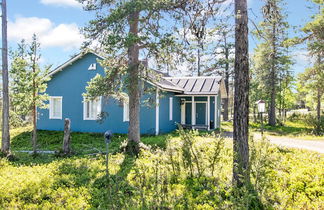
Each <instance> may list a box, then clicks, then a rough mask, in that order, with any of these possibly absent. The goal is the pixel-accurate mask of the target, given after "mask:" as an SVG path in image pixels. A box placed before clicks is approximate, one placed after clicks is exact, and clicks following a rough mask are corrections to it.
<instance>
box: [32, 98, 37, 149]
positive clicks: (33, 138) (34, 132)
mask: <svg viewBox="0 0 324 210" xmlns="http://www.w3.org/2000/svg"><path fill="white" fill-rule="evenodd" d="M35 96H36V95H35V93H34V100H35ZM36 117H37V110H36V105H35V102H34V103H33V134H32V143H33V153H34V154H36V153H37V128H36Z"/></svg>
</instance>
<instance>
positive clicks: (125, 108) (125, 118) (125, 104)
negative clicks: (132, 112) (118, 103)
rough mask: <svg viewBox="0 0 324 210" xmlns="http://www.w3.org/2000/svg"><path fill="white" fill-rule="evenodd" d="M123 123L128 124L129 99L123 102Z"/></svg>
mask: <svg viewBox="0 0 324 210" xmlns="http://www.w3.org/2000/svg"><path fill="white" fill-rule="evenodd" d="M123 122H129V98H127V99H125V100H124V101H123Z"/></svg>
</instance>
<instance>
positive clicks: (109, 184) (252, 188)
mask: <svg viewBox="0 0 324 210" xmlns="http://www.w3.org/2000/svg"><path fill="white" fill-rule="evenodd" d="M43 135H45V133H43ZM78 135H79V136H78V137H79V138H78V139H81V141H82V142H83V140H82V139H83V138H84V140H86V139H89V138H91V135H92V134H91V135H90V134H84V136H83V137H82V134H81V133H80V134H78ZM81 137H82V138H81ZM52 138H54V137H52ZM92 138H93V139H92V140H91V141H92V142H93V143H94V144H95V145H97V146H96V147H98V148H101V147H100V145H102V147H104V144H103V140H102V137H101V136H98V137H96V136H93V137H92ZM96 138H98V139H97V140H96ZM154 138H155V137H145V138H144V140H143V141H146V142H147V143H150V145H148V146H149V149H146V150H142V151H141V153H140V155H139V157H138V158H135V157H131V156H127V155H126V154H124V153H122V152H119V150H118V147H119V145H120V144H121V142H122V139H124V138H123V137H120V138H117V137H115V139H114V140H115V142H114V140H113V144H115V145H114V146H112V151H113V153H111V154H110V155H109V177H107V176H106V173H105V157H104V156H103V155H100V154H98V155H92V154H90V155H87V154H85V153H78V154H79V155H77V156H74V157H69V158H61V157H55V156H51V155H39V156H36V157H34V158H33V157H31V156H30V155H28V154H22V153H16V156H17V158H18V159H19V160H16V161H13V162H9V161H8V160H6V159H0V168H1V170H0V209H2V208H4V209H7V208H18V209H35V208H44V209H51V208H52V209H56V208H68V209H90V208H91V209H95V208H99V209H173V208H175V209H264V208H265V209H273V208H274V209H323V208H324V206H323V200H324V194H323V192H324V174H323V165H324V160H323V156H321V155H320V154H318V153H313V152H307V151H303V150H294V149H289V150H288V149H281V148H278V147H275V146H273V145H270V144H269V142H267V140H262V141H253V140H252V139H251V141H250V165H251V183H249V184H247V185H246V186H244V187H243V188H241V189H237V188H236V187H234V186H233V185H232V164H233V159H232V156H233V153H232V146H233V145H232V142H231V141H229V140H226V139H222V138H220V137H217V136H215V135H213V134H208V133H204V134H203V135H201V134H199V133H198V132H196V131H183V130H180V131H179V133H178V134H173V135H172V136H169V137H168V136H162V137H161V136H159V137H158V138H156V140H157V141H158V142H157V144H155V143H154ZM54 139H55V138H54ZM165 139H166V141H165ZM99 140H100V142H101V144H100V143H99ZM75 141H76V140H74V142H75ZM164 141H165V142H164ZM162 142H164V143H162ZM17 143H18V142H17ZM83 144H85V142H83ZM88 146H89V145H88ZM88 146H87V147H88ZM160 146H161V147H160ZM87 147H85V146H84V147H82V148H87ZM78 148H79V149H80V148H81V146H80V147H78ZM88 152H89V153H91V152H92V150H89V151H88Z"/></svg>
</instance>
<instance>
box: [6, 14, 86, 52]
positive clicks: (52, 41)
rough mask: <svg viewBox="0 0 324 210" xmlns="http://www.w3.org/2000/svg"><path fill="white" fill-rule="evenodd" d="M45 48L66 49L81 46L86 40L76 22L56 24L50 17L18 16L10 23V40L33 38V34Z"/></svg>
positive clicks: (28, 39)
mask: <svg viewBox="0 0 324 210" xmlns="http://www.w3.org/2000/svg"><path fill="white" fill-rule="evenodd" d="M34 33H35V34H36V35H37V36H38V39H39V41H40V43H41V46H42V47H43V48H45V47H63V48H64V49H65V50H69V49H75V48H79V47H80V46H81V44H82V42H83V41H84V37H83V36H82V35H81V33H80V31H79V29H78V26H77V25H76V24H75V23H71V24H60V25H55V24H54V23H53V22H51V21H50V20H49V19H46V18H38V17H18V18H16V19H15V21H14V22H12V21H9V23H8V39H9V41H20V40H21V39H25V40H27V41H30V40H31V37H32V35H33V34H34Z"/></svg>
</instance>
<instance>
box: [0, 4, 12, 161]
mask: <svg viewBox="0 0 324 210" xmlns="http://www.w3.org/2000/svg"><path fill="white" fill-rule="evenodd" d="M1 8H2V98H3V102H2V107H3V108H2V145H1V152H3V153H4V154H5V155H9V154H10V133H9V90H8V83H9V79H8V42H7V3H6V0H2V4H1Z"/></svg>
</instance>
